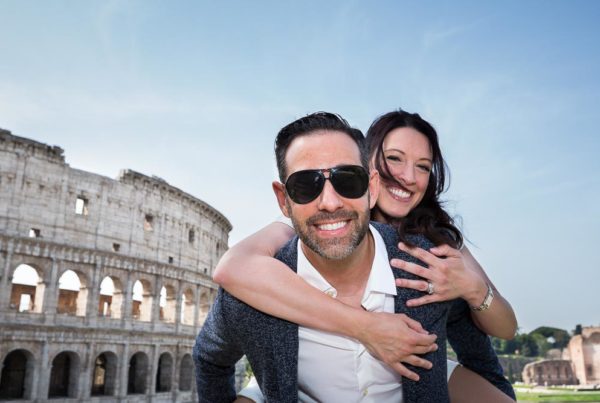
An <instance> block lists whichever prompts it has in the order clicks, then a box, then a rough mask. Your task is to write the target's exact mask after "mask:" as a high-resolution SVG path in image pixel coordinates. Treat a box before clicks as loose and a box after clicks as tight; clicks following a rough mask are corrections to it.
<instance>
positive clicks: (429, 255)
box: [391, 242, 487, 307]
mask: <svg viewBox="0 0 600 403" xmlns="http://www.w3.org/2000/svg"><path fill="white" fill-rule="evenodd" d="M398 247H399V248H400V250H402V251H404V252H406V253H409V254H410V255H411V256H413V257H415V258H417V259H419V260H420V261H422V262H423V263H425V264H427V266H428V267H429V268H428V269H427V268H424V267H422V266H419V265H418V264H415V263H409V262H405V261H403V260H400V259H392V260H391V265H392V266H393V267H395V268H397V269H400V270H404V271H407V272H409V273H412V274H414V275H415V276H418V277H421V278H423V280H408V279H396V285H397V286H398V287H405V288H412V289H414V290H418V291H425V292H428V290H429V295H425V296H423V297H420V298H416V299H412V300H409V301H407V302H406V305H407V306H410V307H415V306H420V305H423V304H429V303H431V302H438V301H448V300H452V299H455V298H462V299H464V300H465V301H467V302H468V303H469V305H471V306H479V305H480V304H481V302H482V301H483V300H484V299H485V296H486V293H487V281H486V278H485V276H483V275H482V274H481V273H480V272H479V271H478V270H475V269H473V268H471V267H469V265H468V264H467V262H466V261H465V258H464V256H463V254H462V252H461V251H460V250H457V249H454V248H452V247H450V246H448V245H441V246H436V247H435V248H431V249H430V250H429V252H428V251H426V250H424V249H421V248H416V247H414V248H411V247H408V246H407V245H405V244H404V243H402V242H401V243H399V244H398ZM429 284H431V285H429Z"/></svg>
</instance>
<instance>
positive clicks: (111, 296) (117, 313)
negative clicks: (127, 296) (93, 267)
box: [98, 276, 124, 319]
mask: <svg viewBox="0 0 600 403" xmlns="http://www.w3.org/2000/svg"><path fill="white" fill-rule="evenodd" d="M123 295H124V294H123V286H122V284H121V281H120V280H119V279H118V278H117V277H114V276H105V277H104V278H103V279H102V281H101V282H100V293H99V297H98V316H104V317H110V318H115V319H120V318H121V315H122V314H121V312H122V311H121V310H122V307H123Z"/></svg>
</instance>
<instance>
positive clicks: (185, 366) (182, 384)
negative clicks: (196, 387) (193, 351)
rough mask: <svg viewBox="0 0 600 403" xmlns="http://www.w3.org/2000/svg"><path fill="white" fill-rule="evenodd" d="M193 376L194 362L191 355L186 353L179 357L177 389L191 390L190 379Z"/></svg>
mask: <svg viewBox="0 0 600 403" xmlns="http://www.w3.org/2000/svg"><path fill="white" fill-rule="evenodd" d="M193 378H194V363H193V362H192V356H191V355H189V354H186V355H184V356H183V358H182V359H181V364H180V366H179V390H181V391H188V390H192V379H193Z"/></svg>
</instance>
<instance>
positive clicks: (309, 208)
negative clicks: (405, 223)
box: [273, 131, 378, 259]
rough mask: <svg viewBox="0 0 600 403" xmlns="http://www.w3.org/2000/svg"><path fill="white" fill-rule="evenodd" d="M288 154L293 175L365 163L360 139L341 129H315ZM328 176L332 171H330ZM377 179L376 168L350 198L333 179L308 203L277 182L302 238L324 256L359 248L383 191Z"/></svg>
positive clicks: (346, 253) (280, 197)
mask: <svg viewBox="0 0 600 403" xmlns="http://www.w3.org/2000/svg"><path fill="white" fill-rule="evenodd" d="M285 160H286V165H287V177H288V178H289V176H290V175H291V174H293V173H294V172H297V171H302V170H306V169H328V168H333V167H337V166H340V165H361V162H360V152H359V149H358V146H357V145H356V143H355V142H354V140H352V138H351V137H350V136H348V135H347V134H345V133H342V132H337V131H327V132H325V133H323V132H322V131H321V132H315V133H311V134H308V135H303V136H300V137H298V138H296V139H294V140H293V141H292V143H291V144H290V146H289V147H288V150H287V153H286V156H285ZM325 176H326V177H329V173H328V172H326V173H325ZM286 179H287V178H286ZM377 181H378V177H377V173H376V171H374V172H373V173H372V174H371V176H370V181H369V189H368V191H367V192H365V194H364V195H363V196H362V197H360V198H358V199H349V198H345V197H342V196H340V195H339V194H338V193H337V192H336V191H335V189H334V188H333V186H332V184H331V181H329V180H327V181H325V186H324V188H323V191H322V192H321V194H320V195H319V196H318V197H317V198H316V199H315V200H313V201H311V202H309V203H306V204H297V203H295V202H294V201H293V200H291V199H290V198H289V196H288V195H287V194H286V192H285V188H284V186H283V184H281V183H279V182H275V183H274V184H273V188H274V190H275V194H276V195H277V199H278V202H279V206H280V208H281V211H282V212H283V213H284V214H285V215H286V216H288V217H290V218H291V219H292V223H293V224H294V228H295V229H296V232H297V233H298V236H299V237H300V239H301V240H302V242H303V243H304V244H305V245H306V246H307V247H308V248H309V249H311V250H312V251H313V252H315V253H316V254H318V255H319V256H321V257H323V258H326V259H344V258H347V257H348V256H350V255H351V254H352V253H353V252H354V250H355V249H356V247H357V246H358V245H359V244H360V243H361V241H362V240H363V238H364V236H365V234H366V233H367V230H368V225H369V212H370V209H371V207H373V205H372V204H374V203H375V200H376V196H377V184H378V182H377ZM369 192H371V196H372V197H371V198H369ZM371 203H372V204H371Z"/></svg>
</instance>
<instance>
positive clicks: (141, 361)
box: [127, 352, 148, 395]
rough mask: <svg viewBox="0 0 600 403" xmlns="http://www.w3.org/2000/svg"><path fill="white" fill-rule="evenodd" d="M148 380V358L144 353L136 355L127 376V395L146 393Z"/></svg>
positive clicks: (130, 362)
mask: <svg viewBox="0 0 600 403" xmlns="http://www.w3.org/2000/svg"><path fill="white" fill-rule="evenodd" d="M147 378H148V356H147V355H146V354H144V353H142V352H138V353H135V354H134V355H133V356H132V357H131V359H130V360H129V371H128V376H127V394H128V395H133V394H144V393H146V380H147Z"/></svg>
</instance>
